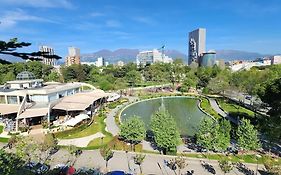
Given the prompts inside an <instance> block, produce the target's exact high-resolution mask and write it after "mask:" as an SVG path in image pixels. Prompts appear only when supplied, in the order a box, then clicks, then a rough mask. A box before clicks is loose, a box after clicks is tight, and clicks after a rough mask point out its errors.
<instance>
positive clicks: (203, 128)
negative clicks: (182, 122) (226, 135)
mask: <svg viewBox="0 0 281 175" xmlns="http://www.w3.org/2000/svg"><path fill="white" fill-rule="evenodd" d="M216 127H217V125H216V123H214V122H213V121H212V120H211V119H210V118H204V119H203V120H202V121H201V122H200V126H199V129H198V132H197V133H196V142H197V144H199V145H200V146H202V147H204V148H206V149H208V150H211V149H213V148H214V146H215V144H216V142H217V139H216V138H217V135H216V132H217V128H216Z"/></svg>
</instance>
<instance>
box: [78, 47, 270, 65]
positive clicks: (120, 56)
mask: <svg viewBox="0 0 281 175" xmlns="http://www.w3.org/2000/svg"><path fill="white" fill-rule="evenodd" d="M216 52H217V58H218V59H224V60H225V61H231V60H238V59H239V60H253V59H256V58H261V57H265V56H270V55H265V54H260V53H255V52H246V51H241V50H217V51H216ZM138 53H139V50H138V49H118V50H115V51H111V50H106V49H103V50H99V51H97V52H94V53H90V54H83V55H82V59H81V60H82V61H87V62H92V61H96V59H97V58H98V57H104V58H105V59H106V61H108V62H110V63H115V62H117V61H118V60H122V61H124V62H134V61H135V60H136V56H137V54H138ZM164 53H165V55H168V56H169V57H171V58H173V59H175V58H182V59H183V60H184V61H187V55H186V54H184V53H182V52H180V51H177V50H165V52H164Z"/></svg>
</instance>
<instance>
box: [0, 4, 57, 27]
mask: <svg viewBox="0 0 281 175" xmlns="http://www.w3.org/2000/svg"><path fill="white" fill-rule="evenodd" d="M0 19H1V28H2V29H3V28H10V27H14V26H15V25H16V24H17V23H18V22H20V21H37V22H52V23H55V22H54V21H52V20H48V19H46V18H41V17H38V16H33V15H29V14H27V13H26V12H24V11H23V10H21V9H17V10H15V11H6V13H4V15H3V16H1V17H0Z"/></svg>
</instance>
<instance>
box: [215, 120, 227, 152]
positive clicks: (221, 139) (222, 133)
mask: <svg viewBox="0 0 281 175" xmlns="http://www.w3.org/2000/svg"><path fill="white" fill-rule="evenodd" d="M216 129H218V131H217V133H218V135H217V139H218V140H217V142H216V143H217V145H216V149H218V150H221V151H225V150H226V149H227V147H228V146H229V144H230V131H231V124H230V122H229V120H226V119H221V120H220V121H219V126H218V127H216Z"/></svg>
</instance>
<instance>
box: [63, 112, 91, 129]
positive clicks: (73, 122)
mask: <svg viewBox="0 0 281 175" xmlns="http://www.w3.org/2000/svg"><path fill="white" fill-rule="evenodd" d="M89 118H90V117H89V116H88V115H86V114H79V115H78V116H76V117H75V118H71V119H70V120H68V121H66V122H65V123H63V124H62V125H64V126H72V127H73V126H75V125H77V124H78V123H80V122H82V121H83V120H85V119H89Z"/></svg>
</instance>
